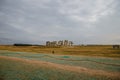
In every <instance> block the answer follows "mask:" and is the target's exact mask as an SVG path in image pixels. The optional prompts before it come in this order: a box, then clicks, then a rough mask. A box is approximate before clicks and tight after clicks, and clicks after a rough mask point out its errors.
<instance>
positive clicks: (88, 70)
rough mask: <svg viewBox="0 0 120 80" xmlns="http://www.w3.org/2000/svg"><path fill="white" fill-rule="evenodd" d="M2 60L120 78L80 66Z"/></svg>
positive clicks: (11, 58) (117, 75)
mask: <svg viewBox="0 0 120 80" xmlns="http://www.w3.org/2000/svg"><path fill="white" fill-rule="evenodd" d="M0 59H6V60H11V61H18V62H23V63H25V64H33V65H34V64H37V66H43V67H46V68H55V69H62V70H68V71H73V72H77V73H87V74H89V75H93V76H95V75H97V76H99V75H100V76H108V77H112V78H113V77H118V78H120V72H107V71H103V70H94V69H88V68H84V67H80V66H70V65H63V64H56V63H51V62H45V61H38V60H28V59H22V58H15V57H7V56H0Z"/></svg>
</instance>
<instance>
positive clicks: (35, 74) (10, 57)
mask: <svg viewBox="0 0 120 80" xmlns="http://www.w3.org/2000/svg"><path fill="white" fill-rule="evenodd" d="M52 51H54V53H52ZM119 75H120V49H113V48H112V46H75V47H62V48H45V47H40V46H24V47H23V46H0V80H120V76H119Z"/></svg>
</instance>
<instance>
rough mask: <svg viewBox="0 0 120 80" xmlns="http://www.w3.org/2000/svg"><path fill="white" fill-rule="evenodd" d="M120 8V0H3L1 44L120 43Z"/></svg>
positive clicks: (0, 14) (0, 18) (0, 25)
mask: <svg viewBox="0 0 120 80" xmlns="http://www.w3.org/2000/svg"><path fill="white" fill-rule="evenodd" d="M119 7H120V1H119V0H94V2H93V0H74V1H73V0H1V1H0V43H1V44H2V43H8V42H9V43H19V42H21V43H22V42H24V43H38V44H39V43H44V42H45V41H47V40H62V39H69V40H73V41H74V42H75V43H76V44H80V43H85V44H88V43H95V44H96V43H98V44H114V43H116V44H119V43H120V37H119V34H120V32H119V29H120V27H119V25H120V23H119V21H120V19H119V17H120V15H119V14H120V9H119ZM5 39H6V41H5Z"/></svg>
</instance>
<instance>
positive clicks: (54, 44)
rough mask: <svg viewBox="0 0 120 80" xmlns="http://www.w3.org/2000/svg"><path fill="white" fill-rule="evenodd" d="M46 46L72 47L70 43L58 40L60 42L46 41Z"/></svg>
mask: <svg viewBox="0 0 120 80" xmlns="http://www.w3.org/2000/svg"><path fill="white" fill-rule="evenodd" d="M46 46H49V47H55V46H65V47H67V46H73V42H72V41H68V40H60V41H46Z"/></svg>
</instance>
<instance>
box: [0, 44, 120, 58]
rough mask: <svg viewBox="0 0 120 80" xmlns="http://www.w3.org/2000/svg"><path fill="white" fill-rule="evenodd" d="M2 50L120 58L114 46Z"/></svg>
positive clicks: (25, 47)
mask: <svg viewBox="0 0 120 80" xmlns="http://www.w3.org/2000/svg"><path fill="white" fill-rule="evenodd" d="M0 50H9V51H17V52H18V51H19V52H32V53H49V54H51V53H52V51H53V50H54V51H55V54H63V55H84V56H98V57H114V58H120V49H113V48H112V46H107V45H106V46H79V47H78V46H77V47H62V48H44V47H43V48H42V47H39V46H19V47H18V46H0Z"/></svg>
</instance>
